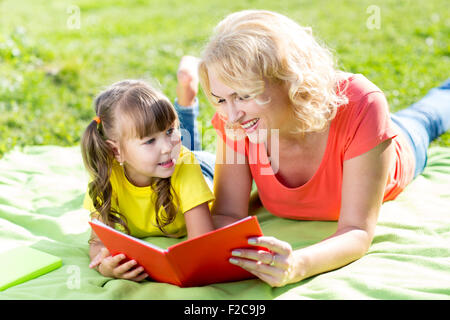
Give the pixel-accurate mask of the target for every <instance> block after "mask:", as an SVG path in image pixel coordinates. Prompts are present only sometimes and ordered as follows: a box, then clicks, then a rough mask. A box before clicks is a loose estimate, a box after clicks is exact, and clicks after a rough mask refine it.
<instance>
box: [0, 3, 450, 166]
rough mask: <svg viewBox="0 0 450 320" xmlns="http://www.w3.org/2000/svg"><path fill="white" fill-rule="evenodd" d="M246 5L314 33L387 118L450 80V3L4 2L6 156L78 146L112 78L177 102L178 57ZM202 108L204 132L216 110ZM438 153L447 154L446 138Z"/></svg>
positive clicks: (2, 139)
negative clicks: (33, 148) (384, 102)
mask: <svg viewBox="0 0 450 320" xmlns="http://www.w3.org/2000/svg"><path fill="white" fill-rule="evenodd" d="M224 3H226V4H224ZM74 5H75V6H76V7H77V8H79V10H80V20H79V21H80V26H79V28H76V27H77V26H76V25H74V24H73V22H74V21H75V20H74V18H76V13H73V11H70V8H71V6H74ZM371 5H376V6H377V8H378V9H379V11H380V18H381V19H380V24H379V28H378V29H377V28H368V27H367V22H368V19H369V21H373V20H371V16H372V15H373V11H370V12H369V13H368V12H367V10H368V8H369V7H370V6H371ZM249 8H257V9H268V10H273V11H278V12H280V13H283V14H286V15H287V16H289V17H291V18H293V19H294V20H296V21H298V22H299V23H300V24H302V25H308V26H311V27H312V28H313V31H314V33H315V34H316V35H317V36H318V37H319V38H320V39H322V40H323V41H324V42H325V43H326V44H327V45H328V46H329V47H331V48H332V49H333V50H334V51H335V52H336V56H337V57H338V59H339V64H340V66H341V68H342V69H344V70H346V71H349V72H354V73H362V74H364V75H365V76H366V77H367V78H369V79H370V80H371V81H373V82H374V83H375V84H376V85H378V86H379V87H380V88H381V89H382V90H383V91H384V92H385V94H386V96H387V98H388V101H389V103H390V106H391V110H392V111H396V110H399V109H402V108H404V107H406V106H408V105H410V104H411V103H413V102H415V101H417V100H418V99H419V98H420V97H422V96H423V95H424V94H426V92H427V91H428V90H429V89H430V88H432V87H435V86H437V85H439V84H440V83H441V82H442V81H444V80H445V79H447V78H448V77H449V70H450V60H449V49H450V43H449V41H448V39H449V38H450V18H449V13H448V2H447V1H445V0H429V1H399V0H395V1H394V0H390V1H387V0H386V1H359V0H354V1H350V0H347V1H329V0H320V1H310V0H308V1H301V0H295V1H290V0H289V1H286V0H283V1H280V2H276V1H271V0H264V1H262V0H261V1H257V0H255V1H246V2H245V1H238V0H230V1H223V0H220V1H219V0H209V1H199V0H193V1H186V2H183V1H179V0H165V1H143V0H134V1H132V0H102V1H98V0H97V1H92V0H83V1H75V0H71V1H65V0H58V1H50V0H45V1H41V0H28V1H26V0H3V1H2V0H0V115H1V116H0V157H1V156H2V155H3V154H4V153H5V152H7V151H9V150H11V149H12V148H14V147H15V146H24V145H44V144H56V145H62V146H70V145H76V144H78V143H79V141H80V136H81V133H82V131H83V130H84V128H85V126H86V125H87V123H88V122H89V121H90V120H91V119H92V116H93V115H94V113H93V109H92V100H93V97H94V96H95V95H96V94H97V93H98V92H99V90H101V89H102V88H103V87H104V86H106V85H108V84H110V83H112V82H114V81H117V80H120V79H123V78H144V79H150V78H153V79H156V80H157V81H159V82H160V84H161V89H162V90H163V92H164V93H165V94H166V95H167V96H169V97H170V98H174V95H175V85H176V76H175V72H176V69H177V65H178V61H179V59H180V58H181V56H182V55H184V54H191V55H199V54H200V52H201V49H202V47H203V45H204V44H205V42H206V41H207V40H208V37H209V35H210V34H211V32H212V29H213V27H214V26H215V25H216V24H217V23H218V22H219V21H220V20H221V19H222V18H223V17H224V16H225V15H227V14H229V13H231V12H233V11H238V10H242V9H249ZM446 8H447V9H446ZM73 26H75V28H73ZM200 99H201V103H202V110H201V117H200V120H201V122H202V124H203V126H202V127H203V129H204V130H206V129H209V128H211V126H210V118H211V116H212V114H213V112H214V111H213V109H212V107H211V106H209V105H208V104H207V102H206V99H205V98H204V96H203V95H201V96H200ZM214 139H215V136H214V135H208V136H207V138H206V139H204V140H203V146H204V148H206V149H207V150H210V151H213V150H214V143H213V142H214ZM435 144H440V145H442V146H450V133H448V132H447V133H446V134H445V135H444V136H442V137H441V138H440V139H438V140H437V141H436V142H435Z"/></svg>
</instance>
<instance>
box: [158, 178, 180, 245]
mask: <svg viewBox="0 0 450 320" xmlns="http://www.w3.org/2000/svg"><path fill="white" fill-rule="evenodd" d="M152 188H153V191H154V195H156V199H155V212H156V213H157V214H156V225H157V227H158V228H159V230H161V232H163V233H164V234H165V235H167V236H169V237H177V236H178V235H177V234H175V235H171V234H168V233H167V232H166V231H165V230H164V228H165V227H166V226H167V225H169V224H171V223H172V222H173V221H174V220H175V218H176V215H177V213H178V210H179V206H178V199H177V198H176V199H174V196H173V195H175V197H177V196H176V193H175V192H174V193H173V194H172V192H171V190H172V184H171V182H170V178H165V179H162V178H159V179H156V181H155V183H153V184H152ZM161 208H162V209H164V210H161V214H159V210H160V209H161Z"/></svg>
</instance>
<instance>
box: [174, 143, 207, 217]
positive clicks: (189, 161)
mask: <svg viewBox="0 0 450 320" xmlns="http://www.w3.org/2000/svg"><path fill="white" fill-rule="evenodd" d="M171 183H172V185H173V187H174V191H175V193H176V195H177V197H178V200H179V205H180V210H181V212H182V213H183V214H184V213H185V212H186V211H189V210H191V209H192V208H195V207H197V206H199V205H201V204H202V203H205V202H210V201H213V200H214V194H213V193H212V191H211V189H210V188H209V186H208V184H207V183H206V181H205V177H204V176H203V173H202V170H201V168H200V164H199V163H198V161H197V160H196V159H195V156H194V154H193V153H192V152H190V151H188V152H186V153H185V154H184V155H183V159H182V162H181V163H180V168H179V170H178V172H177V174H176V175H174V176H172V181H171Z"/></svg>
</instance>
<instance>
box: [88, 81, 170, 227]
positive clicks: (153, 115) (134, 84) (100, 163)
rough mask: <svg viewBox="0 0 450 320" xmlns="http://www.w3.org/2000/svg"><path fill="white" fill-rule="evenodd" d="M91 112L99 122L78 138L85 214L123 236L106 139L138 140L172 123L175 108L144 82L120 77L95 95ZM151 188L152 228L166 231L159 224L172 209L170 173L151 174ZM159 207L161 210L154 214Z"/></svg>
mask: <svg viewBox="0 0 450 320" xmlns="http://www.w3.org/2000/svg"><path fill="white" fill-rule="evenodd" d="M95 114H96V116H97V117H98V118H99V119H100V122H99V123H97V121H96V120H95V119H94V120H92V121H91V123H90V124H89V125H88V126H87V128H86V130H85V131H84V134H83V137H82V140H81V153H82V156H83V162H84V165H85V167H86V169H87V171H88V172H89V174H90V176H91V178H92V181H91V182H90V183H89V186H88V192H89V196H90V197H91V199H92V202H93V205H94V207H95V209H96V211H95V212H91V216H97V217H99V218H100V219H101V220H102V221H103V222H104V223H106V224H107V225H109V226H111V227H116V226H117V224H119V225H120V226H121V227H122V228H123V229H124V231H125V232H126V233H128V234H129V233H130V230H129V228H128V226H127V222H126V217H125V216H124V215H123V214H122V213H120V212H118V211H116V210H114V209H113V208H111V195H112V187H111V182H110V177H111V171H112V166H113V162H114V161H115V158H114V153H113V150H112V147H111V145H110V144H109V143H108V142H107V140H115V141H118V143H119V145H123V144H122V142H123V141H124V139H126V138H130V137H137V138H141V139H142V138H144V137H148V136H150V135H152V134H154V133H157V132H161V131H164V130H167V129H168V128H169V127H170V126H172V125H175V126H176V127H178V126H179V120H178V116H177V112H176V111H175V108H174V107H173V105H172V104H171V103H170V101H169V100H168V99H167V97H165V96H164V95H163V94H162V93H160V92H158V91H157V90H155V89H154V88H153V87H152V86H150V85H149V84H148V83H146V82H144V81H141V80H124V81H120V82H117V83H115V84H113V85H111V86H110V87H109V88H107V89H106V90H105V91H103V92H101V93H100V94H99V95H98V96H97V98H96V99H95ZM130 124H132V125H130ZM151 188H152V190H153V191H154V197H156V198H154V199H152V200H153V201H154V202H155V212H156V223H157V227H158V228H159V229H160V230H161V231H162V232H163V233H164V234H166V235H168V234H167V232H166V231H165V230H164V228H165V227H166V226H167V225H168V224H170V223H172V222H173V221H174V220H175V217H176V215H177V212H178V206H175V202H177V199H174V197H173V195H172V193H171V190H172V191H173V189H172V186H171V183H170V177H168V178H156V177H155V178H153V179H152V183H151ZM174 194H175V193H174ZM175 198H176V195H175ZM161 208H162V209H164V210H161V214H159V211H160V209H161ZM169 236H170V235H169Z"/></svg>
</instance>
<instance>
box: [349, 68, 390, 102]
mask: <svg viewBox="0 0 450 320" xmlns="http://www.w3.org/2000/svg"><path fill="white" fill-rule="evenodd" d="M341 77H342V80H341V82H340V89H341V90H344V94H345V95H346V96H347V98H348V101H349V103H352V102H356V101H359V100H361V99H362V98H364V97H365V96H366V95H368V94H369V93H372V92H382V91H381V89H380V88H379V87H378V86H376V85H375V84H374V83H373V82H372V81H370V80H369V79H367V78H366V77H365V76H364V75H363V74H361V73H343V74H342V76H341Z"/></svg>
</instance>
